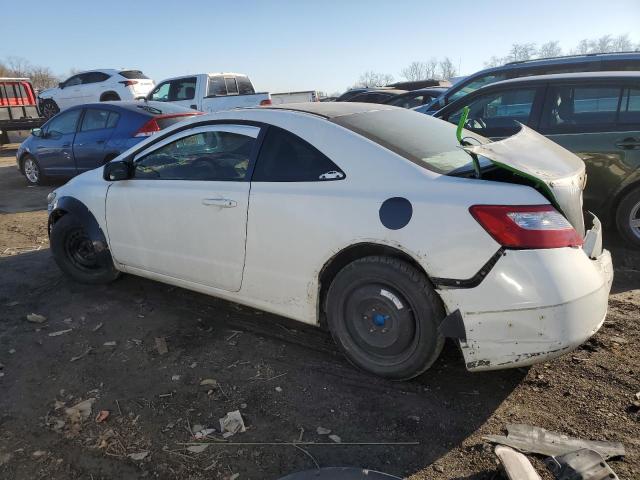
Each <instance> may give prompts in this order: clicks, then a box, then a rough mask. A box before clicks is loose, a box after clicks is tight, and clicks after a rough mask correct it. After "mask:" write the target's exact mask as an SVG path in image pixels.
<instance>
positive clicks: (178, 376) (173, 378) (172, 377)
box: [171, 375, 180, 382]
mask: <svg viewBox="0 0 640 480" xmlns="http://www.w3.org/2000/svg"><path fill="white" fill-rule="evenodd" d="M178 380H180V375H172V376H171V381H172V382H177V381H178Z"/></svg>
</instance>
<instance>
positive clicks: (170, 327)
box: [0, 147, 640, 480]
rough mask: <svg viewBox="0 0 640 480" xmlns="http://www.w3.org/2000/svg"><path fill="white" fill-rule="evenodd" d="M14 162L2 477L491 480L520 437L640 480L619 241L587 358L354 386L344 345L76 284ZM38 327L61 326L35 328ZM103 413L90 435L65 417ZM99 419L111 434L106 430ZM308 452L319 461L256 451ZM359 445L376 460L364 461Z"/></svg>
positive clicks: (225, 309) (197, 304)
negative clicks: (604, 450) (615, 449)
mask: <svg viewBox="0 0 640 480" xmlns="http://www.w3.org/2000/svg"><path fill="white" fill-rule="evenodd" d="M13 155H15V150H13V149H11V148H7V147H5V148H4V150H3V151H2V152H0V478H6V479H41V478H47V479H50V480H54V479H64V480H69V479H87V480H98V479H112V478H113V479H115V478H117V479H130V478H181V479H182V478H184V479H204V478H207V479H211V478H215V479H218V478H220V479H223V478H238V479H239V480H242V479H277V478H279V477H280V476H282V475H285V474H287V473H291V472H294V471H298V470H305V469H312V468H315V463H316V462H317V464H319V465H320V466H322V467H326V466H362V467H368V468H370V469H374V470H381V471H385V472H388V473H392V474H396V475H398V476H404V477H409V478H411V479H492V478H496V470H497V468H496V461H495V457H494V455H493V453H492V450H491V448H490V447H489V446H488V445H487V444H485V443H484V442H483V440H482V436H483V435H486V434H498V433H501V432H503V431H504V427H505V425H507V424H509V423H527V424H531V425H536V426H540V427H544V428H547V429H551V430H555V431H559V432H562V433H565V434H568V435H574V436H577V437H581V438H585V439H594V440H618V441H621V442H623V443H624V444H625V446H626V448H627V455H626V457H625V458H623V459H617V460H611V461H610V465H611V466H612V468H613V469H614V470H615V471H616V472H617V473H618V475H619V476H620V478H621V479H633V478H640V457H639V453H640V412H638V408H637V407H635V406H634V405H633V403H632V402H633V401H634V395H635V394H636V392H640V349H639V348H638V346H639V345H640V324H639V320H640V308H639V307H640V252H636V251H631V250H628V249H625V248H623V247H622V246H621V244H620V240H618V239H617V237H616V236H615V234H613V233H611V232H610V233H608V234H607V237H606V240H605V243H607V248H609V249H610V250H611V251H612V254H613V258H614V263H615V266H616V271H615V280H614V285H613V292H612V294H611V297H610V312H609V315H608V316H607V319H606V322H605V324H604V327H603V328H602V329H601V330H600V332H599V333H598V334H597V335H595V337H593V338H592V339H591V340H590V341H589V342H588V343H586V344H585V345H583V346H582V347H580V348H579V349H578V350H576V351H574V352H573V353H570V354H568V355H565V356H564V357H562V358H560V359H557V360H555V361H552V362H550V363H545V364H541V365H537V366H535V367H533V368H530V369H515V370H506V371H501V372H488V373H473V374H472V373H468V372H467V371H466V370H465V369H464V366H463V363H462V361H461V357H460V355H459V353H458V351H457V349H456V347H455V346H454V345H453V344H448V345H447V346H446V347H445V351H444V352H443V355H442V357H441V358H440V359H439V360H438V362H437V363H436V364H435V366H434V367H433V368H432V369H431V370H429V371H428V372H427V373H425V374H424V375H422V376H421V377H419V378H418V379H416V380H414V381H411V382H404V383H394V382H389V381H385V380H382V379H379V378H375V377H372V376H370V375H367V374H365V373H362V372H360V371H357V370H355V369H354V368H353V367H352V366H351V365H350V364H348V363H347V361H346V360H345V359H344V358H343V357H342V356H341V355H340V353H339V352H338V351H337V349H336V348H335V346H334V345H333V342H332V340H331V338H330V337H329V335H328V334H326V333H324V332H322V331H320V330H316V329H314V328H310V327H307V326H305V325H302V324H298V323H296V322H292V321H288V320H286V319H283V318H279V317H275V316H273V315H269V314H266V313H262V312H259V311H255V310H251V309H248V308H245V307H241V306H238V305H236V304H233V303H229V302H225V301H221V300H217V299H215V298H211V297H208V296H205V295H200V294H196V293H193V292H189V291H186V290H182V289H179V288H174V287H170V286H167V285H163V284H160V283H155V282H152V281H148V280H144V279H141V278H136V277H132V276H124V277H122V278H121V279H120V280H118V281H117V282H115V283H113V284H111V285H109V286H100V287H93V286H85V285H79V284H76V283H73V282H72V281H70V280H68V279H67V278H65V277H63V276H62V274H61V273H60V271H59V270H58V268H57V267H56V265H55V263H54V261H53V259H52V258H51V255H50V252H49V249H48V241H47V234H46V211H45V210H44V209H45V207H46V201H45V197H46V194H47V193H48V192H49V191H50V190H52V189H53V188H54V187H55V185H53V186H48V187H31V188H28V187H26V184H25V181H24V179H23V178H22V177H21V176H20V175H19V174H18V172H17V171H16V169H15V166H14V165H15V160H14V157H13ZM32 313H36V314H39V315H42V316H44V317H46V320H45V321H44V322H42V323H34V322H30V321H28V320H27V315H29V314H32ZM156 338H164V339H166V344H167V349H168V352H167V353H163V354H161V353H159V351H158V348H157V345H156V340H155V339H156ZM203 380H209V381H208V382H205V383H208V385H201V382H202V381H203ZM88 399H95V402H94V403H93V404H92V411H91V413H90V414H89V416H88V418H87V419H85V420H82V414H81V413H79V412H78V411H67V410H66V409H67V408H69V407H72V406H74V405H76V404H77V403H78V402H80V401H83V400H88ZM101 410H107V411H108V412H109V417H108V418H107V419H106V421H103V422H100V423H97V422H96V421H95V417H96V415H97V414H98V412H99V411H101ZM234 410H240V411H241V412H242V416H243V418H244V421H245V423H246V426H247V430H246V432H244V433H237V434H235V435H234V436H233V437H231V438H230V439H229V441H230V442H233V443H234V444H230V443H229V442H226V443H223V442H214V443H212V444H211V445H210V446H209V447H208V448H206V450H204V451H203V452H201V453H195V452H191V451H189V450H187V447H188V446H187V445H184V444H185V443H189V442H192V441H193V440H192V435H191V431H192V430H194V429H198V428H201V427H209V426H211V427H218V428H219V421H218V420H219V419H220V418H221V417H223V416H224V415H225V414H226V413H227V412H231V411H234ZM87 413H88V412H87ZM200 426H201V427H200ZM318 427H323V428H326V429H330V430H331V433H332V434H335V435H338V436H339V437H340V438H341V440H342V443H334V442H333V441H332V440H330V439H328V438H327V435H320V434H318V432H317V428H318ZM216 438H219V437H216ZM298 440H302V441H303V442H315V443H317V444H316V445H308V444H307V445H302V446H296V447H294V446H292V445H291V444H289V445H246V443H252V442H256V443H257V442H266V443H275V444H277V443H282V442H285V443H291V442H294V441H298ZM360 442H369V443H374V444H375V443H377V445H349V444H348V443H360ZM396 442H415V444H413V443H410V444H394V443H396ZM236 443H241V444H240V445H238V444H236ZM320 443H322V444H320ZM243 444H244V445H243ZM145 452H147V453H146V456H145ZM136 454H140V455H137V456H136ZM141 457H144V458H142V459H139V458H141ZM530 458H532V459H533V460H534V462H535V465H536V466H537V468H538V471H539V472H540V473H541V475H543V478H552V477H551V475H550V474H549V473H548V472H547V471H546V470H545V467H544V466H543V464H542V461H541V460H542V459H541V458H535V457H533V456H530ZM234 474H239V476H238V477H235V476H234Z"/></svg>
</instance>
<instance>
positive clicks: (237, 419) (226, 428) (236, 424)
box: [220, 410, 247, 438]
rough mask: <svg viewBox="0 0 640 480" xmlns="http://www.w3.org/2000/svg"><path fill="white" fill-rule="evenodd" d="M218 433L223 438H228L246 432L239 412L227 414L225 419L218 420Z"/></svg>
mask: <svg viewBox="0 0 640 480" xmlns="http://www.w3.org/2000/svg"><path fill="white" fill-rule="evenodd" d="M220 431H221V432H222V436H223V437H224V438H229V437H231V436H232V435H235V434H236V433H238V432H246V431H247V429H246V427H245V425H244V420H243V419H242V415H241V414H240V410H234V411H233V412H228V413H227V415H226V416H225V417H223V418H221V419H220Z"/></svg>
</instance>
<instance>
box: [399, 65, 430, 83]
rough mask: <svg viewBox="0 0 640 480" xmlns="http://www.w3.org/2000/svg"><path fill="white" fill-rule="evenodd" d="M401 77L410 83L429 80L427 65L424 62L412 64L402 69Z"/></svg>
mask: <svg viewBox="0 0 640 480" xmlns="http://www.w3.org/2000/svg"><path fill="white" fill-rule="evenodd" d="M400 75H402V77H403V78H404V79H405V80H408V81H410V82H412V81H416V80H424V79H425V78H427V64H426V63H424V62H411V64H409V66H408V67H406V68H403V69H402V71H401V72H400Z"/></svg>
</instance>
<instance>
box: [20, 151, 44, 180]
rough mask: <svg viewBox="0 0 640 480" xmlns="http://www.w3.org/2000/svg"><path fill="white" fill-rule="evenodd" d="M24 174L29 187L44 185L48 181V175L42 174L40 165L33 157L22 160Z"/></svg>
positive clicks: (27, 156) (28, 156)
mask: <svg viewBox="0 0 640 480" xmlns="http://www.w3.org/2000/svg"><path fill="white" fill-rule="evenodd" d="M22 173H23V175H24V178H26V179H27V183H28V184H29V185H44V184H45V183H46V181H47V177H46V175H45V174H44V173H42V169H41V168H40V164H39V163H38V161H37V160H36V159H35V158H33V157H32V156H31V155H26V156H25V157H24V158H23V159H22Z"/></svg>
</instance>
